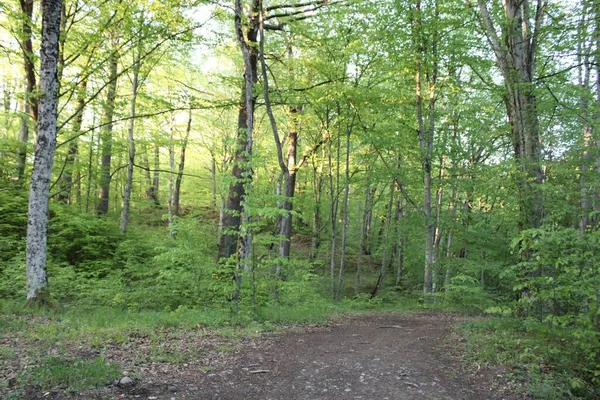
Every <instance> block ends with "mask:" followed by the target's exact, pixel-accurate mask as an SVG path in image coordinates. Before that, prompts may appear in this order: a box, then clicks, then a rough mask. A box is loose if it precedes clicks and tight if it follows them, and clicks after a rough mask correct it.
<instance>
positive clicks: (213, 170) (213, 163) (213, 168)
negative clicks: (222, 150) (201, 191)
mask: <svg viewBox="0 0 600 400" xmlns="http://www.w3.org/2000/svg"><path fill="white" fill-rule="evenodd" d="M210 179H211V184H212V193H211V194H212V196H211V198H210V208H211V209H212V210H214V211H216V210H217V194H218V193H219V190H218V181H217V160H216V159H215V155H214V153H213V152H212V151H211V152H210Z"/></svg>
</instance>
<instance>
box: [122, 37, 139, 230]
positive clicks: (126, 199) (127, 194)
mask: <svg viewBox="0 0 600 400" xmlns="http://www.w3.org/2000/svg"><path fill="white" fill-rule="evenodd" d="M141 53H142V52H141V50H140V46H138V49H137V54H136V55H135V61H134V65H133V81H132V84H131V113H130V117H131V118H130V119H129V128H128V129H127V140H128V142H129V153H128V157H127V180H126V181H125V187H124V189H123V207H122V208H121V233H125V232H127V227H128V225H129V207H130V202H131V191H132V186H133V168H134V166H135V139H134V135H133V133H134V128H135V117H136V101H137V94H138V88H139V75H140V60H141Z"/></svg>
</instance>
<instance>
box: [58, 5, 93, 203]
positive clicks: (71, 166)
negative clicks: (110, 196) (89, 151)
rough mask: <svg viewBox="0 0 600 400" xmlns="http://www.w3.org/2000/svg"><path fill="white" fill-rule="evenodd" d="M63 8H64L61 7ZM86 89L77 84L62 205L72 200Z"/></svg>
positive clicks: (63, 174) (83, 85) (80, 83)
mask: <svg viewBox="0 0 600 400" xmlns="http://www.w3.org/2000/svg"><path fill="white" fill-rule="evenodd" d="M63 8H64V7H63ZM86 87H87V80H85V79H84V80H82V81H81V82H79V85H78V91H77V115H76V116H75V119H74V120H73V136H74V137H73V138H71V141H70V142H69V148H68V150H67V156H66V158H65V161H64V162H65V164H64V168H63V171H62V174H61V177H60V181H59V183H60V194H59V195H58V201H60V202H62V203H63V204H71V203H72V198H71V193H72V189H73V188H72V186H73V174H74V170H75V161H76V160H77V155H78V153H79V138H78V136H79V135H80V133H81V126H82V124H83V110H84V108H85V91H86Z"/></svg>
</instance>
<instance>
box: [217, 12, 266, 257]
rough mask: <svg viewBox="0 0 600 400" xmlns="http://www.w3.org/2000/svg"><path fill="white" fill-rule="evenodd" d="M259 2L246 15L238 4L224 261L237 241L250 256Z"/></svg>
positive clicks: (222, 241)
mask: <svg viewBox="0 0 600 400" xmlns="http://www.w3.org/2000/svg"><path fill="white" fill-rule="evenodd" d="M259 15H260V3H259V0H252V3H251V6H250V9H249V11H248V13H247V14H244V12H243V6H242V0H236V1H235V14H234V22H235V35H236V39H237V43H238V45H239V47H240V50H241V52H242V58H243V62H244V83H243V85H242V93H241V101H240V104H239V112H238V123H237V136H236V149H235V156H234V165H233V169H232V182H231V184H230V185H229V194H228V196H227V205H226V207H225V213H224V217H223V222H222V234H221V238H220V241H219V258H220V259H225V258H229V257H231V256H232V255H234V254H236V253H237V251H238V240H239V241H240V242H241V243H240V245H239V250H240V252H241V253H242V257H241V258H244V257H246V256H249V251H248V250H249V244H248V242H247V240H249V237H248V236H247V235H242V236H240V226H241V223H242V215H243V214H244V201H245V200H246V193H247V190H248V189H249V188H250V185H251V182H252V168H251V165H250V163H251V157H252V145H253V136H252V135H253V132H254V106H255V103H256V97H255V94H254V93H253V87H254V85H255V84H256V82H257V80H258V69H257V60H258V57H257V56H258V53H257V44H258V42H257V37H258V30H259Z"/></svg>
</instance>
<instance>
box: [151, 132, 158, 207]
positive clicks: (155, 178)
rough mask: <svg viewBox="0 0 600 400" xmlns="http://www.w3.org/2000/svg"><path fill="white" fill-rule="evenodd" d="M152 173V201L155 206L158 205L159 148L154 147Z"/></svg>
mask: <svg viewBox="0 0 600 400" xmlns="http://www.w3.org/2000/svg"><path fill="white" fill-rule="evenodd" d="M153 164H154V172H153V173H152V199H153V200H154V204H155V205H157V206H158V205H160V196H159V189H160V146H159V145H158V144H155V145H154V163H153Z"/></svg>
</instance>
